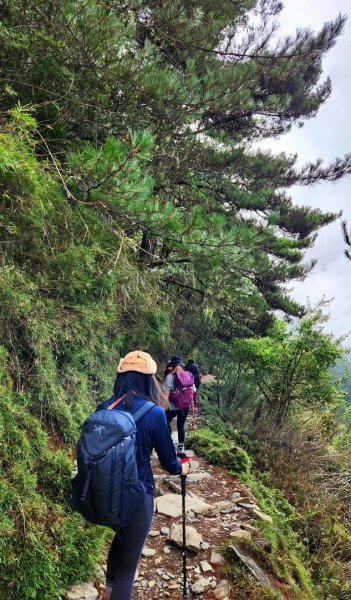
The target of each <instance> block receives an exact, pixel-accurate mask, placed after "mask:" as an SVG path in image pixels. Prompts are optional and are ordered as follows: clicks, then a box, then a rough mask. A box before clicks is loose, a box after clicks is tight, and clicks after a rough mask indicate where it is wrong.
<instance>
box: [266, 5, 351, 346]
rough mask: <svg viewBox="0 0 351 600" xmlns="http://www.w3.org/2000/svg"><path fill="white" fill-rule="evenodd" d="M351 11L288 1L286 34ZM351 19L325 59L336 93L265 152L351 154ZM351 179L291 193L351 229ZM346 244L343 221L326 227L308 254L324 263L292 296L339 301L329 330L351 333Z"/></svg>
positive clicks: (304, 156)
mask: <svg viewBox="0 0 351 600" xmlns="http://www.w3.org/2000/svg"><path fill="white" fill-rule="evenodd" d="M339 12H341V13H343V14H345V13H351V6H350V3H349V0H334V2H330V0H308V2H306V0H287V1H286V2H285V8H284V10H283V12H282V14H281V16H280V18H279V21H280V23H281V32H282V33H283V34H293V33H294V32H295V30H296V28H301V27H309V28H310V29H313V30H318V29H320V28H321V27H322V25H323V23H324V22H325V21H330V20H332V19H334V18H335V17H336V16H337V15H338V13H339ZM350 55H351V18H350V19H349V20H348V22H347V24H346V28H345V32H344V34H343V36H342V37H341V38H339V40H338V42H337V44H336V46H335V47H334V48H333V49H332V50H330V51H329V54H328V55H327V57H326V59H325V61H324V74H325V76H330V77H331V79H332V83H333V92H332V95H331V97H330V98H329V100H327V102H326V103H325V104H324V105H323V106H322V107H321V109H320V111H319V113H318V115H317V117H315V118H314V119H311V120H309V121H307V122H306V123H305V125H304V127H303V128H301V129H298V128H294V129H293V130H292V131H291V132H289V133H288V134H286V135H285V136H283V137H281V138H280V139H278V140H271V141H265V142H263V143H261V144H260V146H261V147H262V148H267V147H269V148H270V149H271V150H272V152H274V153H275V152H281V151H285V152H287V153H289V154H294V153H297V154H298V156H299V159H298V164H299V165H302V164H304V163H306V162H309V161H314V160H315V159H316V158H322V159H323V160H324V161H325V162H328V161H331V160H333V158H335V157H336V156H342V155H343V154H345V153H347V152H350V151H351V120H350V116H349V98H350V97H351V76H350V75H351V73H350V62H349V57H350ZM350 192H351V178H350V177H347V178H344V179H343V180H340V181H338V182H335V183H319V184H316V185H314V186H312V187H296V186H295V187H294V188H292V189H291V190H290V193H291V196H292V198H293V199H294V201H295V202H296V203H297V204H299V205H307V206H311V207H313V208H320V209H322V210H323V211H327V212H339V211H340V210H342V211H343V218H345V219H347V220H348V222H349V224H350V226H351V202H350ZM344 248H345V244H344V241H343V237H342V233H341V225H340V220H338V221H337V222H335V223H332V224H330V225H328V226H327V227H325V228H323V229H322V230H321V231H320V233H319V235H318V238H317V241H316V243H315V245H314V247H313V248H312V249H311V250H309V251H308V252H307V253H306V259H307V260H309V259H311V258H312V257H315V258H317V259H318V264H317V266H316V267H315V268H314V270H313V271H312V272H311V274H310V275H309V276H308V277H307V279H306V280H305V281H304V282H296V283H295V284H294V287H293V290H292V292H291V295H292V296H293V297H294V298H295V299H296V300H298V301H300V302H302V303H305V302H306V301H307V300H310V302H311V303H317V302H319V301H320V300H321V299H322V298H323V297H326V298H334V299H333V301H332V302H331V304H330V306H329V307H328V309H327V310H326V312H327V313H328V312H329V313H330V315H331V319H330V321H329V323H328V324H327V325H326V330H328V331H332V332H333V333H335V334H336V335H343V334H345V333H346V332H348V331H350V330H351V285H350V280H351V261H348V260H347V258H346V257H345V256H344V254H343V252H344Z"/></svg>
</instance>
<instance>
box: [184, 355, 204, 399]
mask: <svg viewBox="0 0 351 600" xmlns="http://www.w3.org/2000/svg"><path fill="white" fill-rule="evenodd" d="M185 370H186V371H189V373H192V374H193V376H194V384H195V387H196V392H195V395H194V404H195V405H196V400H197V396H198V391H199V387H200V385H201V371H200V367H199V365H197V364H196V362H195V361H194V359H193V358H189V360H188V362H187V363H186V365H185Z"/></svg>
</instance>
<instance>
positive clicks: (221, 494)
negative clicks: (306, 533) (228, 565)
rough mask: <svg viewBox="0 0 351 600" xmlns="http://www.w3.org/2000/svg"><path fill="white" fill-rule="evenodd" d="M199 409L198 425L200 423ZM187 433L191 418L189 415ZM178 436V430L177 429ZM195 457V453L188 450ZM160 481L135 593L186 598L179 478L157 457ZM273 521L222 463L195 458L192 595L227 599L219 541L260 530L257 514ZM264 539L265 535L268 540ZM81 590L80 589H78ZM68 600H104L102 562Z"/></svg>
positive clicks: (190, 487)
mask: <svg viewBox="0 0 351 600" xmlns="http://www.w3.org/2000/svg"><path fill="white" fill-rule="evenodd" d="M201 420H202V419H201V413H200V411H199V412H198V413H197V416H196V421H197V425H199V424H201ZM188 421H189V423H188V428H189V431H188V433H187V435H188V436H190V435H191V432H190V427H191V422H190V421H191V418H190V417H189V418H188ZM174 435H175V434H174ZM188 455H189V456H192V455H193V453H192V452H188ZM153 470H154V474H155V483H156V486H157V498H156V499H155V515H154V520H153V524H152V527H151V530H150V532H149V536H148V539H147V542H146V545H145V547H144V550H143V555H142V557H141V560H140V563H139V569H138V573H137V577H136V580H135V584H134V589H135V591H134V595H133V598H140V599H143V600H156V599H157V598H181V597H182V582H183V576H182V556H181V551H180V546H181V543H182V525H181V493H180V492H181V489H180V477H179V476H169V475H168V474H165V472H164V471H162V469H161V468H160V466H159V463H158V460H157V457H156V456H155V457H153ZM255 518H256V519H257V518H261V519H265V520H270V517H269V516H267V515H264V514H262V513H261V512H260V511H259V508H258V506H257V505H256V503H255V498H254V497H253V496H252V494H251V492H250V490H249V489H248V488H246V487H245V486H243V485H242V484H240V482H239V481H238V480H237V479H235V478H234V477H232V476H231V475H228V473H227V472H226V471H225V469H224V468H221V467H220V466H214V465H211V464H209V463H208V462H207V461H206V460H205V459H203V458H201V457H200V458H199V457H194V458H193V459H191V473H190V474H189V475H188V477H187V496H186V525H187V547H188V548H189V552H188V555H187V571H188V586H189V592H190V598H199V599H202V598H203V599H204V600H210V599H211V600H215V599H217V600H220V599H222V600H228V599H229V598H230V597H231V594H230V588H229V584H228V582H227V581H226V579H225V577H224V575H223V573H222V567H221V565H222V564H223V558H222V556H221V554H220V553H219V552H218V546H220V545H221V544H223V543H224V542H226V541H228V538H230V539H231V541H232V543H233V544H235V541H239V540H240V539H248V538H251V537H252V536H253V535H254V536H256V539H258V540H259V532H258V531H257V530H256V529H255V528H254V527H253V526H252V524H251V523H252V521H253V519H255ZM264 542H265V540H262V543H264ZM76 592H77V593H76ZM65 598H66V599H67V600H97V599H99V600H103V598H104V567H103V566H102V567H101V569H100V572H99V576H98V578H97V580H96V581H95V582H94V584H90V585H89V587H88V586H87V587H86V588H85V589H83V588H82V587H81V588H80V589H79V588H78V587H77V586H75V587H74V588H71V589H70V590H67V592H66V595H65Z"/></svg>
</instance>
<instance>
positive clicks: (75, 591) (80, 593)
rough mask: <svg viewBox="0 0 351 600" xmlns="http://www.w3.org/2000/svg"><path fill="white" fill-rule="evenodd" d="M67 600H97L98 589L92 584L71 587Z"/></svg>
mask: <svg viewBox="0 0 351 600" xmlns="http://www.w3.org/2000/svg"><path fill="white" fill-rule="evenodd" d="M64 599H65V600H97V599H98V593H97V589H96V588H95V587H94V586H93V585H91V584H90V583H82V584H80V585H70V586H69V587H68V588H67V589H66V592H65V595H64Z"/></svg>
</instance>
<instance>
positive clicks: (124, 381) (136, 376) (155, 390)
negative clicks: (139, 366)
mask: <svg viewBox="0 0 351 600" xmlns="http://www.w3.org/2000/svg"><path fill="white" fill-rule="evenodd" d="M113 392H114V394H115V396H116V398H121V396H126V399H125V406H126V408H131V406H132V404H133V400H134V398H135V397H138V398H145V400H150V401H151V402H154V403H155V404H159V405H160V406H164V405H165V402H166V401H165V395H164V393H163V391H162V388H161V386H160V384H159V382H158V381H157V379H156V377H155V375H145V374H144V373H139V372H138V371H126V372H125V373H119V374H118V375H117V379H116V381H115V385H114V388H113Z"/></svg>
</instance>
